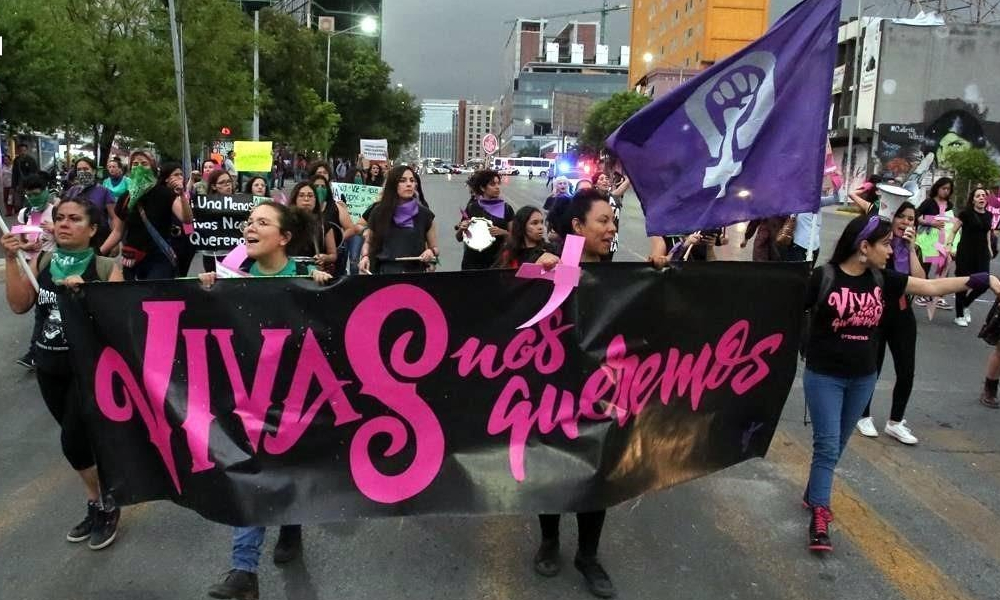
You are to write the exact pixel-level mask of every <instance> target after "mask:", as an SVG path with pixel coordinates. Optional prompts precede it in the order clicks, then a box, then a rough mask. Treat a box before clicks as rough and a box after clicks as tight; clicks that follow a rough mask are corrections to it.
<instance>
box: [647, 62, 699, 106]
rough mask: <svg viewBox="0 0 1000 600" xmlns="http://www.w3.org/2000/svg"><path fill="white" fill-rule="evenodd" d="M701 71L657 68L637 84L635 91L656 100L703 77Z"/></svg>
mask: <svg viewBox="0 0 1000 600" xmlns="http://www.w3.org/2000/svg"><path fill="white" fill-rule="evenodd" d="M701 71H702V70H701V69H684V68H673V67H668V68H660V67H656V68H654V69H653V70H652V71H650V72H648V73H646V74H645V75H643V76H642V77H641V78H640V79H639V81H637V82H636V84H635V91H637V92H639V93H640V94H645V95H647V96H649V97H650V98H653V99H654V100H655V99H656V98H659V97H660V96H663V95H665V94H666V93H667V92H669V91H671V90H673V89H674V88H677V87H680V85H681V84H682V83H684V82H685V81H688V80H689V79H694V78H695V77H697V76H698V75H701Z"/></svg>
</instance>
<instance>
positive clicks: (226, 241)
mask: <svg viewBox="0 0 1000 600" xmlns="http://www.w3.org/2000/svg"><path fill="white" fill-rule="evenodd" d="M260 200H266V198H259V197H255V196H251V195H250V194H233V195H231V196H223V195H220V194H210V195H208V196H195V197H194V198H192V199H191V211H192V212H193V213H194V231H193V232H192V233H191V234H190V235H189V236H188V237H189V239H190V240H191V244H192V245H193V246H194V248H195V250H200V251H210V252H221V251H225V250H232V249H233V248H234V247H236V246H238V245H240V244H242V243H243V226H244V224H245V223H246V220H247V218H248V217H249V216H250V211H251V210H253V207H255V206H257V204H259V203H260Z"/></svg>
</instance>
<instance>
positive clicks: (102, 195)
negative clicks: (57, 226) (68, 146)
mask: <svg viewBox="0 0 1000 600" xmlns="http://www.w3.org/2000/svg"><path fill="white" fill-rule="evenodd" d="M62 196H63V197H64V198H86V199H87V200H90V202H91V203H92V204H93V205H94V206H96V207H97V210H98V212H100V213H101V222H100V224H99V225H98V228H97V237H96V240H97V245H98V247H100V245H101V244H103V243H104V240H106V239H108V235H110V234H111V227H112V225H113V224H114V221H115V216H114V215H115V201H116V198H115V196H114V195H113V194H112V193H111V191H110V190H108V188H106V187H104V186H103V185H101V184H100V182H98V181H97V163H95V162H94V161H93V160H91V159H89V158H87V157H86V156H81V157H80V158H78V159H76V162H75V163H73V187H71V188H69V191H68V192H66V193H65V194H63V195H62Z"/></svg>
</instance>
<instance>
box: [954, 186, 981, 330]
mask: <svg viewBox="0 0 1000 600" xmlns="http://www.w3.org/2000/svg"><path fill="white" fill-rule="evenodd" d="M992 224H993V220H992V217H991V216H990V214H989V213H988V212H986V190H984V189H983V188H976V189H974V190H972V193H971V194H969V201H968V203H966V205H965V209H964V210H962V212H960V213H958V220H957V222H956V223H955V229H954V230H953V231H952V233H951V236H950V237H949V238H948V243H947V244H945V245H946V246H947V247H951V245H952V243H953V242H954V239H955V236H956V235H958V232H959V231H961V232H962V237H961V238H960V239H959V240H958V249H957V250H956V252H955V275H971V274H973V273H979V272H980V271H989V270H990V260H992V259H993V249H992V248H991V247H990V226H991V225H992ZM978 297H979V293H977V292H965V291H964V290H963V291H960V292H955V324H956V325H958V326H959V327H968V326H969V321H970V320H971V315H966V314H965V309H967V308H968V307H970V306H972V303H973V302H975V300H976V298H978Z"/></svg>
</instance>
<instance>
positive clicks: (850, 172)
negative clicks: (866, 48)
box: [847, 0, 861, 185]
mask: <svg viewBox="0 0 1000 600" xmlns="http://www.w3.org/2000/svg"><path fill="white" fill-rule="evenodd" d="M856 28H857V36H856V37H855V38H854V93H853V94H851V128H850V129H848V130H847V178H848V179H847V181H848V185H853V184H852V183H851V179H853V177H854V125H855V123H856V122H857V120H858V94H859V93H860V92H861V67H860V64H859V63H860V62H861V0H858V20H857V25H856Z"/></svg>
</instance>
